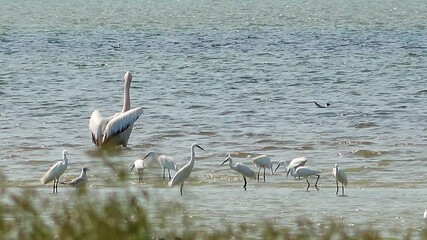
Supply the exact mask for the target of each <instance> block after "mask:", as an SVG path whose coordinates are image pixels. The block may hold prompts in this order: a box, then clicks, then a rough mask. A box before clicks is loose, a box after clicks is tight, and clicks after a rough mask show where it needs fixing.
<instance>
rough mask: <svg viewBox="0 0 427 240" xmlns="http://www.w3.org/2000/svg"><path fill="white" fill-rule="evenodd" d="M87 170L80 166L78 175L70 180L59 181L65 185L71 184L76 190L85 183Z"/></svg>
mask: <svg viewBox="0 0 427 240" xmlns="http://www.w3.org/2000/svg"><path fill="white" fill-rule="evenodd" d="M87 171H89V168H87V167H84V168H82V172H81V173H80V176H78V177H76V178H74V179H73V180H71V181H68V182H61V183H62V184H65V185H70V186H73V187H75V188H76V190H77V189H79V188H80V187H84V186H85V185H86V183H87V175H86V172H87Z"/></svg>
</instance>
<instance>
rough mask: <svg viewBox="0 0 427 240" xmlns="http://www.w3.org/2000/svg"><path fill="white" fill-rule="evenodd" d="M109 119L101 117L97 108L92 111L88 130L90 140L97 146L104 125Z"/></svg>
mask: <svg viewBox="0 0 427 240" xmlns="http://www.w3.org/2000/svg"><path fill="white" fill-rule="evenodd" d="M108 121H109V119H106V118H103V117H102V116H101V113H100V112H99V111H98V110H95V111H93V113H92V115H91V116H90V120H89V130H90V132H91V134H92V142H93V143H95V145H96V146H99V145H100V144H101V143H100V141H101V140H102V136H103V133H104V129H105V126H106V125H107V123H108Z"/></svg>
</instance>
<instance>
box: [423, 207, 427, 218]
mask: <svg viewBox="0 0 427 240" xmlns="http://www.w3.org/2000/svg"><path fill="white" fill-rule="evenodd" d="M423 218H424V219H427V206H426V207H425V209H424V215H423Z"/></svg>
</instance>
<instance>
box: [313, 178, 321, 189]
mask: <svg viewBox="0 0 427 240" xmlns="http://www.w3.org/2000/svg"><path fill="white" fill-rule="evenodd" d="M319 178H320V175H317V180H316V183H315V184H314V187H316V189H317V190H319V188H318V187H317V182H318V181H319Z"/></svg>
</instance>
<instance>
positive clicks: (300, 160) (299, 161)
mask: <svg viewBox="0 0 427 240" xmlns="http://www.w3.org/2000/svg"><path fill="white" fill-rule="evenodd" d="M306 162H307V158H306V157H297V158H294V159H292V160H291V161H290V162H289V165H288V166H287V167H286V176H288V175H289V173H290V172H291V170H292V169H296V168H298V167H302V166H304V165H305V163H306ZM281 164H286V161H285V160H281V161H280V162H279V164H278V165H277V167H276V170H274V171H275V172H276V171H277V169H278V168H279V167H280V165H281Z"/></svg>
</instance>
